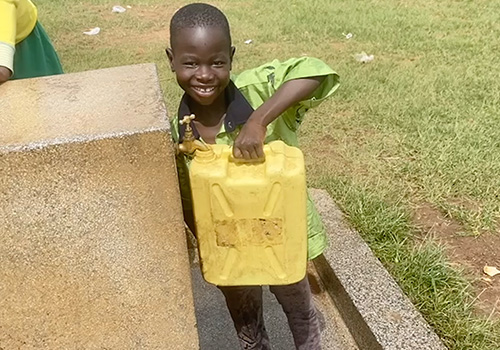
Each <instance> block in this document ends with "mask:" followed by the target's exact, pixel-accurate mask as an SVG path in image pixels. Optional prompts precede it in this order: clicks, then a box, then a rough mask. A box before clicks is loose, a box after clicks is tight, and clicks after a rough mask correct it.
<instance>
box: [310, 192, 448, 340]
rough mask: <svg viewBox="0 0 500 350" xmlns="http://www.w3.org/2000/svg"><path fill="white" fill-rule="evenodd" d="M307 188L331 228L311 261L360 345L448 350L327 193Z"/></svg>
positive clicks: (328, 227) (327, 225)
mask: <svg viewBox="0 0 500 350" xmlns="http://www.w3.org/2000/svg"><path fill="white" fill-rule="evenodd" d="M310 193H311V196H312V198H313V199H314V202H315V203H316V206H317V208H318V211H319V212H320V214H321V216H322V218H323V221H324V223H325V225H326V228H327V231H328V233H329V245H328V249H327V250H326V252H325V253H324V254H323V256H321V257H320V258H318V259H316V260H315V265H316V268H317V270H318V273H319V275H320V277H321V279H322V281H323V282H324V283H325V286H326V288H327V290H328V291H329V293H330V295H331V296H332V298H333V300H334V301H335V304H336V305H337V307H338V309H339V311H340V313H341V315H342V318H343V320H344V321H345V322H346V324H347V326H348V328H349V330H350V331H351V334H352V335H353V337H354V339H355V340H356V342H357V343H358V345H359V348H360V349H367V350H377V349H383V350H444V349H446V347H445V346H444V345H443V344H442V342H441V341H440V339H439V338H438V336H437V335H436V334H435V333H434V331H433V330H432V328H431V327H430V326H429V325H428V324H427V322H426V321H425V320H424V318H423V317H422V315H421V314H420V313H419V312H418V311H417V310H416V309H415V307H414V306H413V304H412V303H411V302H410V300H409V299H408V298H407V297H406V296H405V295H404V293H403V292H402V291H401V289H400V288H399V286H398V285H397V283H396V282H395V281H394V279H393V278H392V277H391V276H390V275H389V273H388V272H387V271H386V270H385V268H384V267H383V266H382V264H381V263H380V261H379V260H378V259H377V258H376V257H375V256H374V255H373V253H372V252H371V250H370V248H369V247H368V246H367V245H366V243H365V242H364V241H363V239H362V238H361V237H360V236H359V234H358V233H357V232H356V231H354V230H352V229H351V228H349V227H348V225H346V223H345V221H344V218H343V214H342V212H341V211H340V210H339V208H338V207H337V206H336V205H335V203H334V202H333V200H332V199H331V198H330V196H329V195H328V193H327V192H326V191H324V190H311V191H310Z"/></svg>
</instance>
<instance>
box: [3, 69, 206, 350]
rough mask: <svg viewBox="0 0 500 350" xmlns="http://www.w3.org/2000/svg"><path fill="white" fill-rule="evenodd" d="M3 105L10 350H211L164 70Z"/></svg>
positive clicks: (13, 97)
mask: <svg viewBox="0 0 500 350" xmlns="http://www.w3.org/2000/svg"><path fill="white" fill-rule="evenodd" d="M0 96H1V98H0V111H1V114H0V125H1V126H2V127H1V128H0V349H5V350H13V349H23V350H27V349H36V350H41V349H64V350H71V349H85V350H92V349H115V350H123V349H148V350H150V349H179V350H187V349H197V348H198V334H197V330H196V320H195V315H194V306H193V298H192V291H191V283H190V279H189V276H190V266H189V259H188V254H187V247H186V239H185V234H184V224H183V219H182V213H181V206H180V198H179V191H178V184H177V176H176V170H175V163H174V156H173V147H172V142H171V136H170V132H169V130H170V129H169V122H168V120H167V115H166V110H165V106H164V103H163V97H162V94H161V90H160V87H159V83H158V77H157V73H156V68H155V66H154V65H152V64H148V65H137V66H129V67H119V68H111V69H104V70H98V71H89V72H83V73H76V74H66V75H60V76H53V77H45V78H37V79H27V80H18V81H11V82H7V83H6V84H3V85H1V86H0Z"/></svg>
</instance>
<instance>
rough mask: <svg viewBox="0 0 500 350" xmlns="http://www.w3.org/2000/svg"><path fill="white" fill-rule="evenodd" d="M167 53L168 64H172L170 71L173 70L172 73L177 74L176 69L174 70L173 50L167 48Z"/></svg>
mask: <svg viewBox="0 0 500 350" xmlns="http://www.w3.org/2000/svg"><path fill="white" fill-rule="evenodd" d="M165 53H166V54H167V57H168V62H170V69H171V70H172V72H175V68H174V53H173V52H172V49H171V48H170V47H169V48H166V49H165Z"/></svg>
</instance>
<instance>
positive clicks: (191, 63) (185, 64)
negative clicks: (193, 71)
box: [183, 62, 196, 67]
mask: <svg viewBox="0 0 500 350" xmlns="http://www.w3.org/2000/svg"><path fill="white" fill-rule="evenodd" d="M183 65H184V66H187V67H196V62H184V63H183Z"/></svg>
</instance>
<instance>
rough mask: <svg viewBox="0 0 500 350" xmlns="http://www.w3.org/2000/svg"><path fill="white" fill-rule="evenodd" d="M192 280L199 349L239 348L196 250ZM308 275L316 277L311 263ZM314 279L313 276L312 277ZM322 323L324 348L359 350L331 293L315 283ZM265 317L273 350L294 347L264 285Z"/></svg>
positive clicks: (216, 292) (274, 303)
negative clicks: (205, 278) (204, 277)
mask: <svg viewBox="0 0 500 350" xmlns="http://www.w3.org/2000/svg"><path fill="white" fill-rule="evenodd" d="M192 257H193V263H192V269H191V274H192V279H193V288H194V299H195V308H196V319H197V322H198V332H199V334H200V348H201V350H213V349H217V350H235V349H238V341H237V338H236V331H235V330H234V326H233V323H232V321H231V317H230V316H229V312H228V310H227V307H226V304H225V302H224V297H223V295H222V293H221V292H220V291H219V290H218V289H217V287H215V286H213V285H211V284H209V283H207V282H205V280H204V279H203V277H202V275H201V272H200V266H199V264H198V262H197V257H196V252H194V251H193V252H192ZM309 272H310V274H311V275H313V276H316V280H317V279H318V278H319V277H317V274H316V272H315V271H314V266H312V264H311V265H310V267H309ZM313 279H314V278H313ZM314 301H315V305H316V307H317V309H318V314H319V317H320V324H321V337H322V346H323V349H324V350H359V348H358V347H357V345H356V343H355V341H354V339H353V338H352V336H351V334H350V333H349V330H348V329H347V327H346V325H345V324H344V321H343V320H342V318H341V317H340V314H339V312H338V310H337V309H336V307H335V305H334V303H333V301H332V300H331V298H330V295H329V294H328V293H327V292H326V290H325V288H324V287H323V286H322V285H321V282H320V285H319V286H317V288H316V293H315V295H314ZM264 320H265V324H266V329H267V331H268V334H269V338H270V341H271V345H272V347H273V350H291V349H294V348H295V347H294V344H293V339H292V334H291V332H290V329H289V328H288V324H287V320H286V317H285V314H284V313H283V310H282V309H281V306H280V305H279V303H278V302H277V301H276V298H274V295H273V294H272V293H271V292H269V289H268V287H264Z"/></svg>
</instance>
